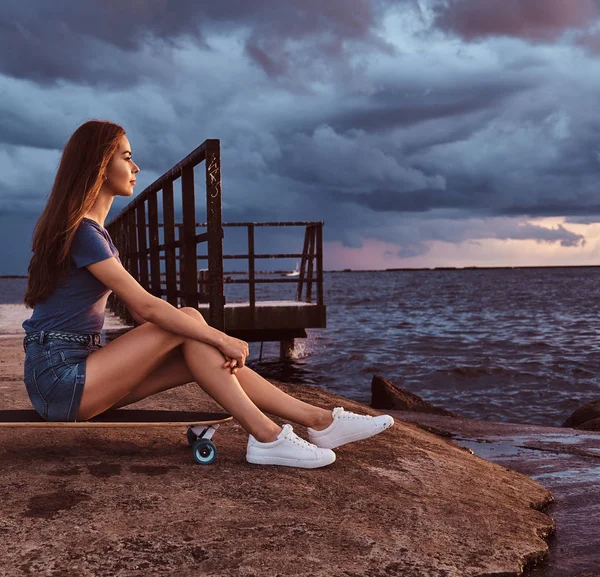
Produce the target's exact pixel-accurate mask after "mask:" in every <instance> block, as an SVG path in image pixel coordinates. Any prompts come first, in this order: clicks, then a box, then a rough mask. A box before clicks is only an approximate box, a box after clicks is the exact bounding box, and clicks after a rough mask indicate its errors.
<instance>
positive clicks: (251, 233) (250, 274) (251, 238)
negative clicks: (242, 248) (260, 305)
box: [248, 224, 256, 317]
mask: <svg viewBox="0 0 600 577" xmlns="http://www.w3.org/2000/svg"><path fill="white" fill-rule="evenodd" d="M248 287H249V291H250V295H249V296H250V312H251V313H252V316H253V317H254V312H255V307H256V285H255V284H254V224H249V225H248Z"/></svg>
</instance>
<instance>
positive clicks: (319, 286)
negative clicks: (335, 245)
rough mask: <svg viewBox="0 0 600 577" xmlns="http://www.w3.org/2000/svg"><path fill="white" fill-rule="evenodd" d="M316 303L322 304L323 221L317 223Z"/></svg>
mask: <svg viewBox="0 0 600 577" xmlns="http://www.w3.org/2000/svg"><path fill="white" fill-rule="evenodd" d="M317 291H318V292H317V304H319V305H322V304H323V223H322V222H320V223H319V224H318V225H317Z"/></svg>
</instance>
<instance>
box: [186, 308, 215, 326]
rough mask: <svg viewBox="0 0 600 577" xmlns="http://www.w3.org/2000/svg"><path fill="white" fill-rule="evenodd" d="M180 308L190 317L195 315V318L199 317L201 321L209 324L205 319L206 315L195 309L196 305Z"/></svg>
mask: <svg viewBox="0 0 600 577" xmlns="http://www.w3.org/2000/svg"><path fill="white" fill-rule="evenodd" d="M179 310H180V311H181V312H182V313H185V314H186V315H188V316H190V317H194V318H196V319H198V320H199V321H200V322H203V323H204V324H208V323H207V322H206V320H205V319H204V317H203V316H202V313H201V312H200V311H199V310H198V309H195V308H194V307H181V308H180V309H179Z"/></svg>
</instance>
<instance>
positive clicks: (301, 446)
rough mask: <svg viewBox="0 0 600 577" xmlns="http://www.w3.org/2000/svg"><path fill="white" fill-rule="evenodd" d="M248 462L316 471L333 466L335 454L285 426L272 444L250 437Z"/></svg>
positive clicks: (247, 454)
mask: <svg viewBox="0 0 600 577" xmlns="http://www.w3.org/2000/svg"><path fill="white" fill-rule="evenodd" d="M246 461H248V463H254V464H256V465H283V466H286V467H301V468H303V469H316V468H317V467H325V465H331V463H333V462H334V461H335V453H334V452H333V451H331V450H330V449H319V447H316V446H315V445H312V444H311V443H309V442H308V441H305V440H304V439H301V438H300V437H299V436H298V435H296V433H294V430H293V429H292V425H283V427H282V431H281V433H279V435H277V439H275V440H274V441H271V442H270V443H261V442H260V441H257V440H256V439H255V438H254V437H253V436H252V435H250V436H249V437H248V448H247V450H246Z"/></svg>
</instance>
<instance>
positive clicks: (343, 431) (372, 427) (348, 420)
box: [307, 407, 394, 449]
mask: <svg viewBox="0 0 600 577" xmlns="http://www.w3.org/2000/svg"><path fill="white" fill-rule="evenodd" d="M332 416H333V422H332V423H331V425H329V427H327V428H326V429H323V430H316V429H313V428H311V427H307V430H308V440H309V441H310V442H311V443H313V444H314V445H316V446H317V447H321V448H326V449H335V448H336V447H340V446H341V445H345V444H346V443H352V442H354V441H360V440H362V439H368V438H369V437H372V436H373V435H377V434H379V433H381V432H383V431H385V430H386V429H389V428H390V427H391V426H392V425H393V424H394V419H393V418H392V417H391V416H390V415H378V416H377V417H371V416H370V415H357V414H356V413H351V412H350V411H346V410H344V409H343V408H342V407H336V408H335V409H333V411H332Z"/></svg>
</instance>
